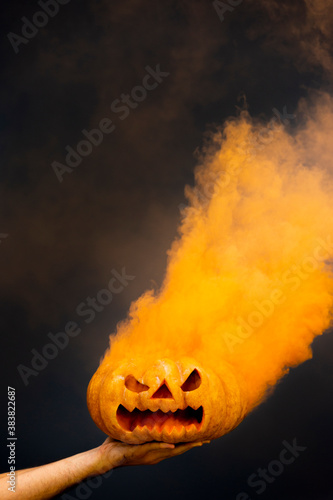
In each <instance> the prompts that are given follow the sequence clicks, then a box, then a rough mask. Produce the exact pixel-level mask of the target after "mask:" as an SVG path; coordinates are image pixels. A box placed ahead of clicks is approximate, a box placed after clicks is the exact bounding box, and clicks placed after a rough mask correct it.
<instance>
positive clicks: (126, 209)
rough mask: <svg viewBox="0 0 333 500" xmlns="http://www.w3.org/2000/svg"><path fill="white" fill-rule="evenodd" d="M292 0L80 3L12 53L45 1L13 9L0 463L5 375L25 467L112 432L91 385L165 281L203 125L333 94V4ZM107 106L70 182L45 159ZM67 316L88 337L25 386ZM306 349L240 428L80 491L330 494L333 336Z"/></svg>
mask: <svg viewBox="0 0 333 500" xmlns="http://www.w3.org/2000/svg"><path fill="white" fill-rule="evenodd" d="M231 3H233V4H234V5H235V3H237V2H231ZM290 3H291V2H289V1H288V2H287V1H280V2H274V1H268V2H265V1H263V0H261V1H256V2H254V1H253V2H252V1H246V0H244V2H240V3H239V5H237V6H235V7H234V10H232V11H231V10H228V11H227V12H225V15H224V17H225V19H224V20H222V19H220V17H221V16H220V17H219V15H218V13H217V11H216V9H215V8H214V5H213V3H212V2H210V1H198V0H194V1H193V0H192V1H187V0H183V1H181V0H178V1H171V0H166V1H163V2H155V3H153V2H148V1H147V0H115V1H112V2H107V1H106V0H105V1H103V0H99V1H92V0H90V1H88V0H86V1H84V0H81V1H79V0H71V1H70V2H69V3H68V4H67V5H61V6H59V12H58V14H57V15H56V16H54V18H50V19H49V22H48V23H47V25H46V26H45V27H44V28H41V29H39V30H38V33H37V34H36V35H35V36H34V37H33V38H31V39H30V40H29V41H28V43H27V44H21V45H19V51H18V53H17V54H15V52H14V50H13V47H12V46H11V43H10V41H9V40H8V38H7V34H8V33H9V32H13V33H15V34H17V35H21V30H22V25H23V21H22V20H21V18H22V17H23V16H26V17H27V18H28V19H29V20H31V19H32V18H33V16H34V14H35V13H36V12H37V11H39V10H41V8H40V6H39V5H38V3H37V2H29V3H28V2H20V1H16V0H13V1H11V2H6V4H3V5H2V8H3V12H2V17H1V27H2V38H1V40H2V44H1V61H2V62H1V69H2V71H1V73H2V80H1V89H0V92H1V111H2V113H1V156H2V161H1V168H0V203H1V213H0V233H1V234H6V235H8V236H7V237H6V238H5V237H2V238H1V239H0V242H1V243H0V265H1V283H0V295H1V314H0V318H1V339H2V342H3V345H2V349H1V368H2V372H3V373H2V377H1V401H2V403H1V415H2V417H1V422H2V423H3V427H2V430H3V432H2V436H3V439H2V441H1V442H2V444H1V467H2V469H1V470H2V471H5V470H7V458H6V457H7V455H6V436H7V434H6V432H7V431H6V409H7V403H6V398H7V386H8V385H10V386H12V387H15V388H16V408H17V437H18V441H17V447H16V455H17V468H18V469H20V468H25V467H32V466H37V465H40V464H44V463H47V462H52V461H55V460H58V459H61V458H63V457H66V456H69V455H72V454H75V453H78V452H80V451H84V450H87V449H89V448H92V447H95V446H97V445H98V444H100V443H101V442H102V441H103V440H104V437H105V436H104V434H103V433H102V432H101V431H99V430H98V429H97V428H96V427H95V425H94V423H93V421H92V420H91V419H90V416H89V413H88V410H87V408H86V401H85V397H86V388H87V385H88V383H89V380H90V378H91V376H92V374H93V373H94V371H95V370H96V368H97V366H98V363H99V359H100V357H101V356H102V354H103V352H104V350H105V349H106V347H107V345H108V336H109V334H110V333H112V332H113V331H114V330H115V327H116V324H117V322H118V321H119V320H121V319H123V318H124V317H125V316H126V313H127V310H128V307H129V305H130V303H131V301H132V300H134V299H135V298H137V297H138V296H139V295H140V294H141V293H142V292H143V291H144V290H146V289H147V288H148V287H152V286H153V287H157V286H158V285H159V284H160V283H161V281H162V279H163V275H164V270H165V266H166V251H167V249H168V248H169V246H170V244H171V242H172V240H173V239H174V237H175V236H176V234H177V225H178V224H179V221H180V211H179V205H181V204H183V203H186V200H185V198H184V186H185V184H193V170H194V167H195V165H196V156H195V151H196V150H197V148H200V147H201V146H202V144H203V139H204V136H205V133H206V132H207V131H209V130H212V129H214V126H216V125H220V124H222V123H223V121H224V120H225V119H226V118H227V117H229V116H231V115H236V114H237V112H238V109H239V107H242V106H244V105H246V106H248V108H249V111H250V113H251V114H252V115H253V116H256V117H259V116H260V117H261V118H263V119H266V120H267V121H269V120H270V119H271V118H272V117H273V116H274V113H273V108H276V109H278V110H279V111H280V112H281V113H282V110H283V107H284V106H286V107H287V110H288V113H293V112H296V108H297V102H298V100H299V99H300V98H301V97H303V96H306V95H307V94H308V91H309V89H319V88H322V89H325V90H326V91H329V92H330V91H331V82H332V74H333V72H332V64H331V61H332V57H331V56H332V45H331V43H330V36H331V32H332V26H333V24H332V19H333V13H332V5H330V2H329V1H324V0H323V1H321V2H320V1H319V0H318V1H312V2H310V1H308V2H305V1H295V2H292V5H290ZM157 64H160V66H161V70H162V71H166V72H169V73H170V75H169V76H168V77H167V78H165V79H164V81H163V82H162V83H161V84H160V85H159V86H158V87H157V89H156V90H153V91H151V92H149V93H148V95H147V98H146V99H145V100H144V101H143V102H141V103H139V106H138V107H137V108H136V109H134V110H131V112H130V114H129V116H128V117H127V118H126V119H125V120H123V121H122V120H120V119H119V115H115V114H114V113H112V111H111V110H110V104H111V103H112V102H113V101H114V99H116V98H119V96H120V95H121V94H122V93H129V92H130V91H131V90H132V88H133V87H135V86H136V85H140V84H141V81H142V78H143V77H144V75H145V74H146V70H145V67H146V66H147V65H149V66H151V67H153V68H155V67H156V65H157ZM245 102H246V104H244V103H245ZM105 117H108V118H111V119H112V120H113V121H114V124H115V126H116V129H115V131H114V132H113V133H112V134H110V135H105V136H104V140H103V142H102V144H101V145H100V146H98V147H95V148H94V149H93V151H92V153H91V154H90V155H89V156H87V157H86V158H84V159H83V161H82V163H81V164H80V165H79V166H78V167H76V169H75V170H74V171H73V172H72V173H70V174H65V175H64V178H63V182H62V183H60V182H59V181H58V179H57V177H56V175H55V173H54V171H53V170H52V168H51V163H52V162H53V161H59V162H61V163H64V162H65V155H66V152H65V147H66V146H67V145H70V146H72V147H75V146H76V144H77V143H78V142H79V141H81V140H82V139H83V138H84V137H83V135H82V130H83V129H84V128H86V129H88V130H90V129H92V128H96V127H97V125H98V123H99V121H100V120H101V119H102V118H105ZM294 126H297V116H296V119H295V122H294ZM123 267H125V269H126V271H127V272H128V273H129V274H131V275H134V276H135V279H134V280H133V281H131V282H130V283H129V285H128V287H126V288H125V290H124V291H123V292H122V293H121V294H119V295H117V296H114V298H113V300H112V302H111V303H110V304H109V305H108V306H106V307H105V309H104V311H102V312H100V313H98V314H96V318H95V319H94V321H92V322H91V323H90V324H86V323H85V321H84V319H83V318H80V317H78V315H77V313H76V307H77V306H78V304H79V303H80V302H82V301H84V300H85V299H86V297H88V296H91V297H94V296H95V295H96V294H97V292H98V291H99V290H100V289H102V288H105V287H106V285H107V283H108V281H109V279H110V277H111V274H110V272H111V269H116V270H118V271H119V272H120V271H121V269H122V268H123ZM68 321H76V322H77V323H78V324H79V326H80V327H81V329H82V331H81V333H80V334H79V335H78V336H77V337H74V338H71V339H70V342H69V345H68V346H67V347H66V349H64V350H63V351H60V352H59V354H58V356H57V357H56V358H55V359H53V360H50V361H49V363H48V366H47V367H46V368H45V369H44V370H42V371H40V372H39V373H38V374H37V375H36V376H34V375H32V376H30V377H29V383H28V385H24V383H23V381H22V378H21V377H20V375H19V373H18V370H17V366H18V365H19V364H23V365H25V366H27V367H30V366H31V364H30V363H31V359H32V356H33V355H32V354H31V350H32V349H36V350H37V351H38V352H41V350H42V349H43V347H44V346H45V344H47V343H49V339H48V337H47V334H48V333H49V332H52V333H56V332H59V331H63V329H64V326H65V325H66V323H67V322H68ZM313 351H314V356H313V359H312V360H310V361H307V362H306V363H304V364H303V365H302V366H300V367H298V368H296V369H293V370H292V371H291V372H290V374H289V375H288V377H286V378H285V379H283V380H282V381H281V382H280V384H279V385H278V386H277V388H276V391H275V393H274V395H273V396H272V397H271V398H270V399H269V400H268V401H267V402H265V403H264V404H262V405H261V406H260V407H259V408H258V409H257V410H256V411H254V412H253V413H252V414H251V415H250V416H249V417H247V419H246V420H245V421H244V422H243V423H242V424H241V425H240V426H239V427H238V428H237V429H236V430H234V431H233V432H232V433H230V434H229V435H227V436H224V437H222V438H221V439H219V440H216V441H214V442H212V443H211V444H210V445H205V446H204V447H202V448H198V449H195V450H192V451H190V452H189V453H188V454H185V455H183V456H180V457H177V458H175V459H172V460H169V461H165V462H162V463H160V464H158V465H156V466H154V467H151V466H150V467H149V466H145V467H132V468H123V469H117V470H115V471H113V473H112V474H111V476H110V477H109V478H108V479H104V480H103V482H102V485H101V486H100V487H98V488H96V489H94V490H93V491H92V492H91V495H90V496H89V492H88V494H86V495H88V496H86V497H85V498H88V497H89V498H96V499H99V498H100V499H104V498H119V497H120V498H126V499H127V498H134V497H139V498H141V497H143V498H155V497H158V498H160V499H161V500H162V499H167V498H168V499H169V498H173V499H175V500H178V499H183V498H187V497H189V498H192V499H197V498H198V499H199V498H202V497H204V496H205V497H206V496H209V498H211V499H228V500H229V499H230V500H233V499H235V498H236V497H237V494H239V493H240V492H242V491H246V492H248V494H249V495H250V498H254V499H255V498H257V497H261V498H265V499H266V498H267V499H274V500H275V499H276V500H278V499H282V498H283V499H284V500H298V499H299V500H306V499H311V500H329V499H332V498H333V489H332V478H331V470H332V451H331V446H332V424H331V423H332V417H333V408H332V402H331V401H332V397H331V393H332V377H333V368H332V359H333V355H332V352H333V336H332V333H331V334H330V333H329V332H328V333H326V334H325V335H324V336H323V337H319V338H317V339H316V341H315V342H314V345H313ZM295 438H296V439H297V443H298V444H300V445H302V446H305V447H306V448H307V449H306V450H305V451H304V452H302V453H301V454H300V456H299V458H297V459H296V461H295V462H294V463H293V464H291V465H289V466H286V468H285V470H284V472H283V473H282V474H281V475H280V476H279V477H277V478H276V480H275V481H274V482H273V483H272V484H268V485H267V489H266V491H265V493H263V494H262V495H258V494H256V492H255V490H254V489H253V488H250V487H249V486H248V485H247V484H246V482H247V478H248V477H249V476H250V475H251V474H253V473H255V472H256V471H257V469H258V468H259V467H266V466H267V465H268V464H269V463H270V461H271V460H274V459H277V458H278V456H279V453H280V451H281V450H282V449H283V447H284V446H283V444H282V441H283V440H287V441H288V442H290V443H291V442H292V441H293V439H295ZM69 493H70V495H72V497H74V498H80V496H78V491H77V490H76V489H75V488H73V489H72V490H70V491H69ZM81 498H83V497H82V495H81Z"/></svg>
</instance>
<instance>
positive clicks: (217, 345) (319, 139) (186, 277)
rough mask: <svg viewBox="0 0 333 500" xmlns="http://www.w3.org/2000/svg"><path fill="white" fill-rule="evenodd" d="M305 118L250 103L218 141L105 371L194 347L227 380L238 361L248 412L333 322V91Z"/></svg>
mask: <svg viewBox="0 0 333 500" xmlns="http://www.w3.org/2000/svg"><path fill="white" fill-rule="evenodd" d="M298 116H299V117H300V119H301V124H300V126H299V127H298V130H296V131H289V132H288V131H287V130H286V129H284V127H283V126H282V125H279V124H276V125H275V126H274V128H271V129H268V128H267V126H266V127H265V125H264V124H262V123H260V122H258V121H255V120H253V119H251V118H250V116H249V115H248V113H247V112H242V113H241V114H240V116H239V117H238V118H237V119H230V120H228V121H227V122H226V124H225V125H224V127H223V128H221V129H220V130H219V131H218V132H216V134H215V135H214V136H213V137H212V138H211V140H210V142H209V144H207V145H206V147H205V149H204V152H203V154H202V156H201V158H200V164H199V166H198V167H197V170H196V175H195V177H196V186H195V189H190V188H187V190H186V193H187V197H188V200H189V206H188V207H187V208H186V209H185V210H184V214H183V221H182V223H181V225H180V228H179V238H178V239H177V240H176V241H175V242H174V243H173V245H172V248H171V249H170V251H169V262H168V267H167V271H166V276H165V279H164V282H163V285H162V287H161V290H160V291H159V292H158V293H154V292H152V291H148V292H146V293H145V294H143V295H142V296H141V297H140V298H139V299H138V300H137V301H136V302H134V303H133V304H132V306H131V309H130V314H129V318H128V319H127V320H126V321H124V322H122V323H121V324H119V325H118V331H117V335H116V336H111V337H110V350H108V351H107V353H106V355H105V357H104V360H103V361H102V364H101V366H100V368H99V372H100V373H101V372H103V373H106V372H109V373H111V372H112V369H113V368H115V367H117V366H119V364H121V363H123V362H124V361H125V360H127V359H128V360H129V359H132V360H134V361H135V359H137V358H144V359H145V360H147V362H148V363H149V360H156V359H161V358H165V357H168V358H171V359H173V360H178V359H181V358H182V357H184V356H190V357H193V358H194V359H196V360H198V362H199V363H201V365H203V366H207V367H209V368H210V369H212V370H214V371H215V373H217V374H218V375H219V376H220V377H221V378H223V371H222V368H221V367H222V366H223V367H224V368H223V370H225V366H229V367H231V369H232V371H233V373H235V374H237V378H238V383H239V385H240V387H241V391H242V393H243V395H244V396H243V397H245V399H246V402H245V405H246V408H247V411H250V410H251V409H252V408H254V407H255V406H256V405H257V404H259V403H260V402H261V401H262V400H263V399H264V398H265V395H266V394H267V393H268V392H269V391H270V390H271V388H272V387H273V386H274V385H275V384H276V383H277V381H278V380H279V379H280V378H281V377H282V376H283V375H284V374H286V373H287V371H288V368H289V367H292V366H296V365H298V364H299V363H301V362H303V361H305V360H306V359H308V358H310V357H311V348H310V345H311V342H312V341H313V339H314V337H316V336H317V335H320V334H321V333H322V332H323V331H324V330H325V329H326V328H328V327H329V325H330V322H331V319H332V305H333V274H332V267H331V263H332V258H333V207H332V194H333V182H332V174H333V167H332V155H333V143H332V141H331V131H332V129H333V99H332V98H331V97H330V96H329V95H327V94H324V93H321V94H317V95H315V96H312V98H311V99H310V100H309V102H308V103H306V102H305V101H302V102H301V103H300V105H299V110H298ZM258 138H260V141H258ZM258 144H259V146H258Z"/></svg>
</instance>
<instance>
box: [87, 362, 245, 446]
mask: <svg viewBox="0 0 333 500" xmlns="http://www.w3.org/2000/svg"><path fill="white" fill-rule="evenodd" d="M221 373H224V380H223V381H222V380H221V379H220V378H219V377H218V376H217V375H216V374H214V373H213V372H212V371H210V370H206V369H204V368H203V367H202V366H200V365H199V364H198V363H197V362H196V361H195V360H194V359H191V358H183V359H181V360H178V361H172V360H171V359H161V360H159V361H156V362H155V363H149V362H147V360H145V359H136V360H131V361H129V362H126V363H124V364H122V365H121V366H118V367H110V366H109V364H108V363H107V362H106V363H102V364H101V366H100V367H99V369H98V370H97V372H96V373H95V375H94V376H93V378H92V379H91V381H90V384H89V387H88V398H87V399H88V408H89V411H90V413H91V416H92V418H93V420H94V421H95V423H96V425H97V426H98V427H99V428H100V429H102V430H103V431H104V432H105V433H106V434H108V435H110V436H111V437H113V438H115V439H118V440H121V441H124V442H127V443H132V444H138V443H144V442H148V441H165V442H169V443H177V442H187V441H199V440H206V439H213V438H216V437H219V436H222V435H223V434H225V433H227V432H229V431H230V430H232V429H233V428H234V427H236V426H237V425H238V424H239V422H240V421H241V420H242V419H243V418H244V416H245V408H244V406H243V404H242V400H243V398H242V397H241V396H242V395H241V392H240V389H239V385H238V384H237V381H236V378H235V377H234V376H233V375H232V374H231V372H230V370H229V369H225V370H223V369H222V370H221Z"/></svg>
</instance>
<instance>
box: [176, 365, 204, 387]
mask: <svg viewBox="0 0 333 500" xmlns="http://www.w3.org/2000/svg"><path fill="white" fill-rule="evenodd" d="M200 384H201V377H200V374H199V372H198V370H197V369H196V368H195V369H194V370H193V372H192V373H191V374H190V375H189V376H188V377H187V379H186V380H185V382H184V383H183V385H182V387H181V388H182V390H183V391H185V392H188V391H194V390H195V389H197V388H198V387H199V386H200Z"/></svg>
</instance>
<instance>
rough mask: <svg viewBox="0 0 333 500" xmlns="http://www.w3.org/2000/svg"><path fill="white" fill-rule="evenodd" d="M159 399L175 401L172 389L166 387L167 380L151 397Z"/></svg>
mask: <svg viewBox="0 0 333 500" xmlns="http://www.w3.org/2000/svg"><path fill="white" fill-rule="evenodd" d="M157 398H159V399H173V396H172V394H171V392H170V389H169V388H168V386H167V385H166V383H165V380H164V382H163V384H162V385H161V387H159V388H158V389H157V391H155V392H154V394H153V395H152V397H151V399H157Z"/></svg>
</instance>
